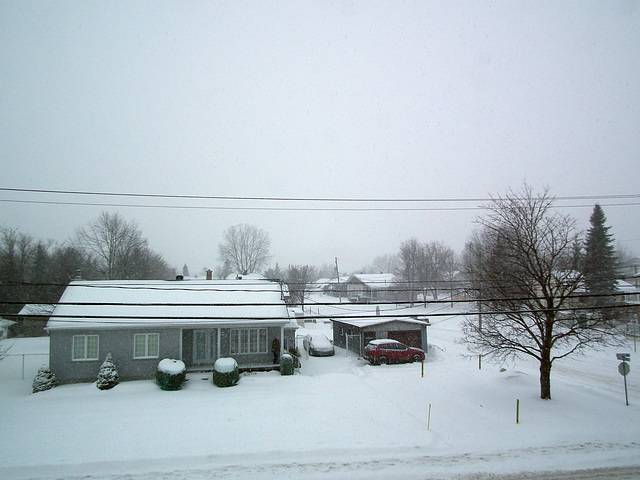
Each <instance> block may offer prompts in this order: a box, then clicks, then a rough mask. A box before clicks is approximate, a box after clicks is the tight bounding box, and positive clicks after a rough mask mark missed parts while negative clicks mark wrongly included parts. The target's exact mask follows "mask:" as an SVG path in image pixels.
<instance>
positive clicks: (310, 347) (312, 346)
mask: <svg viewBox="0 0 640 480" xmlns="http://www.w3.org/2000/svg"><path fill="white" fill-rule="evenodd" d="M302 345H303V346H304V349H305V350H306V351H307V352H308V353H309V355H311V356H312V357H330V356H331V355H333V354H335V349H334V348H333V344H332V343H331V341H330V340H329V339H328V338H327V337H326V335H323V334H322V333H318V332H314V333H310V334H308V335H306V336H305V337H304V339H303V340H302Z"/></svg>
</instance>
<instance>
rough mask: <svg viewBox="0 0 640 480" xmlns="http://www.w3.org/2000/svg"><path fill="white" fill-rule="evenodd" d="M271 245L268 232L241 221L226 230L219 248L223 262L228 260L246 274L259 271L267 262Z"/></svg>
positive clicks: (238, 270)
mask: <svg viewBox="0 0 640 480" xmlns="http://www.w3.org/2000/svg"><path fill="white" fill-rule="evenodd" d="M270 246H271V240H270V239H269V234H268V233H267V232H265V231H264V230H261V229H259V228H257V227H255V226H253V225H247V224H246V223H241V224H239V225H234V226H232V227H229V228H228V229H227V230H225V232H224V242H222V243H221V244H220V245H219V246H218V250H219V254H220V260H221V261H222V262H223V263H224V262H225V261H228V262H229V264H230V265H231V266H232V267H233V268H235V269H236V272H237V273H240V274H244V275H246V274H248V273H256V272H259V271H260V270H262V268H263V267H264V266H265V265H266V264H267V261H268V260H269V258H270V254H269V248H270Z"/></svg>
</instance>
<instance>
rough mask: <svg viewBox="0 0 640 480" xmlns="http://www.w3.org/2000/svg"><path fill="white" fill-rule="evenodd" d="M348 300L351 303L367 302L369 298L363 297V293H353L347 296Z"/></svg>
mask: <svg viewBox="0 0 640 480" xmlns="http://www.w3.org/2000/svg"><path fill="white" fill-rule="evenodd" d="M349 301H350V302H351V303H369V302H370V300H369V298H367V297H365V296H364V295H354V296H352V297H349Z"/></svg>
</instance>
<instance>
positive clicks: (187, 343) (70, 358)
mask: <svg viewBox="0 0 640 480" xmlns="http://www.w3.org/2000/svg"><path fill="white" fill-rule="evenodd" d="M296 328H297V324H296V323H295V322H294V321H290V319H289V315H288V311H287V306H286V304H285V302H284V299H283V295H282V291H281V286H280V284H279V283H277V282H271V281H267V280H256V279H250V280H183V281H162V280H148V281H96V282H93V281H75V282H72V283H70V284H69V286H68V287H67V289H66V290H65V292H64V294H63V295H62V297H61V298H60V302H59V303H58V305H57V306H56V308H55V310H54V311H53V314H52V315H51V317H50V318H49V321H48V323H47V326H46V330H47V331H48V332H49V335H50V368H51V370H52V371H53V372H54V373H55V375H56V377H57V378H58V380H59V381H60V382H62V383H71V382H85V381H89V382H91V381H94V380H95V379H96V375H97V374H98V370H99V369H100V365H101V364H102V362H103V361H104V359H105V357H106V355H107V354H108V353H111V355H112V356H113V360H114V363H115V364H116V367H117V369H118V373H119V374H120V377H121V378H122V379H123V380H134V379H145V378H152V377H154V375H155V373H156V369H157V365H158V363H159V361H160V360H162V359H163V358H173V359H180V360H182V361H183V362H185V364H186V365H187V368H188V369H193V370H208V369H211V368H212V366H213V363H214V362H215V360H216V359H217V358H220V357H233V358H234V359H235V360H236V361H237V362H238V365H239V366H240V367H241V368H242V369H250V368H264V367H268V366H273V364H274V353H273V351H272V349H273V347H274V346H275V347H277V348H278V349H279V351H276V357H278V356H279V354H280V353H281V352H282V351H286V349H288V348H289V347H290V346H294V340H295V329H296ZM276 340H277V341H276Z"/></svg>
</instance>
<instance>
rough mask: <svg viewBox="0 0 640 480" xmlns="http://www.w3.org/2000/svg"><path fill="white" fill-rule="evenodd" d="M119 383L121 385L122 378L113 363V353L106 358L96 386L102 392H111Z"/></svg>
mask: <svg viewBox="0 0 640 480" xmlns="http://www.w3.org/2000/svg"><path fill="white" fill-rule="evenodd" d="M118 383H120V376H119V375H118V370H117V369H116V366H115V364H114V363H113V358H112V357H111V353H108V354H107V358H105V360H104V363H103V364H102V366H101V367H100V371H99V372H98V381H97V382H96V386H97V387H98V388H99V389H100V390H109V389H110V388H113V387H115V386H116V385H117V384H118Z"/></svg>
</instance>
